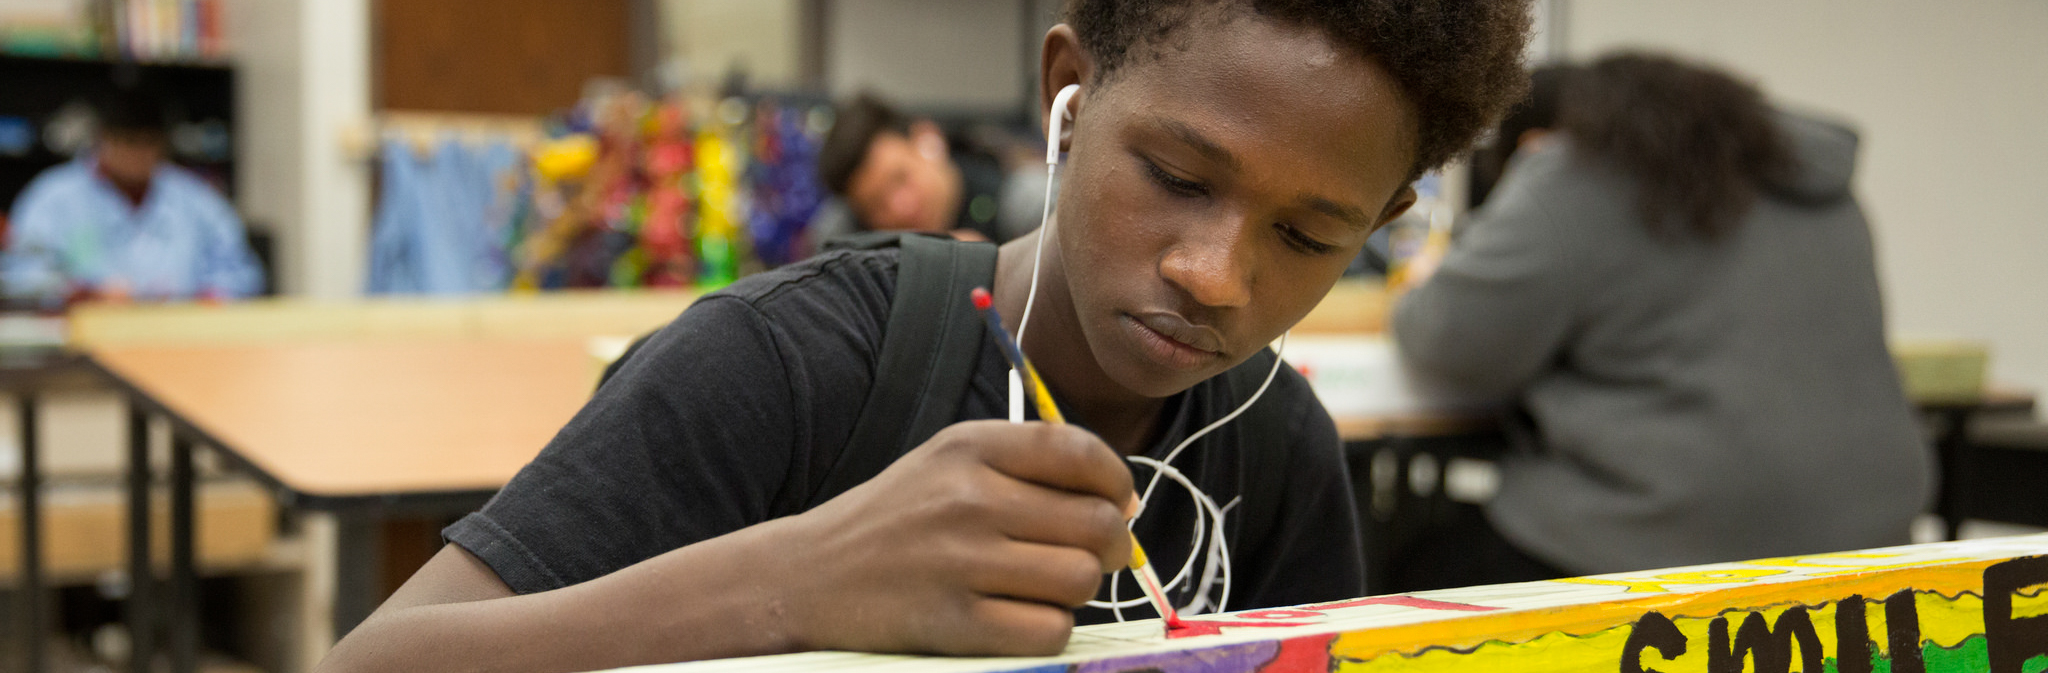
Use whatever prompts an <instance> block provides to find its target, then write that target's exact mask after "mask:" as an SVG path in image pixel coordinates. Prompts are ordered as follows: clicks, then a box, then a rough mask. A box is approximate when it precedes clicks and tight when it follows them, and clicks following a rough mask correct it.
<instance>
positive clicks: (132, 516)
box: [127, 403, 157, 673]
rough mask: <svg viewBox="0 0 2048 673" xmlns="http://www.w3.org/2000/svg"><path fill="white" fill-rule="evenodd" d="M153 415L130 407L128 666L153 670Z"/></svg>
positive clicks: (139, 671)
mask: <svg viewBox="0 0 2048 673" xmlns="http://www.w3.org/2000/svg"><path fill="white" fill-rule="evenodd" d="M149 482H150V467H149V416H148V415H146V414H144V413H143V412H142V409H141V408H139V407H136V406H133V404H132V403H131V405H130V406H129V409H128V604H127V613H128V614H127V617H128V637H129V642H130V643H131V644H132V648H131V650H130V652H131V654H130V655H129V660H128V669H129V670H130V671H132V672H133V673H150V666H149V664H150V660H151V659H153V658H155V654H156V648H155V645H156V642H155V641H156V639H155V635H156V626H157V622H156V618H155V615H154V614H152V609H153V608H154V606H153V605H152V604H151V602H150V601H151V600H152V599H153V598H154V597H153V596H151V595H150V594H151V593H152V592H151V590H150V585H151V584H152V583H153V582H154V581H155V574H154V569H152V568H151V567H150V559H149V551H150V550H149V543H150V540H149V509H150V508H149V504H150V503H149V497H150V493H149V486H150V483H149Z"/></svg>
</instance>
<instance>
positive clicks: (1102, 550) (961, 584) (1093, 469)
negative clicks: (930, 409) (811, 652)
mask: <svg viewBox="0 0 2048 673" xmlns="http://www.w3.org/2000/svg"><path fill="white" fill-rule="evenodd" d="M1135 501H1136V500H1135V496H1134V495H1133V493H1132V489H1131V473H1130V469H1129V468H1127V467H1125V465H1124V462H1123V460H1122V458H1121V457H1119V456H1118V455H1117V453H1116V452H1115V451H1114V450H1112V449H1110V447H1109V446H1108V445H1107V444H1104V443H1103V442H1102V440H1101V439H1099V438H1097V437H1096V436H1095V435H1093V434H1091V433H1089V432H1088V431H1086V430H1083V429H1081V428H1078V427H1075V426H1070V425H1053V424H1047V423H1021V424H1020V423H1008V422H1004V421H974V422H969V423H960V424H957V425H954V426H952V427H949V428H946V429H945V430H943V431H941V432H939V433H938V434H937V435H935V436H933V437H932V438H931V440H929V441H927V442H925V443H924V444H923V445H921V446H919V447H917V448H916V449H915V450H912V451H911V452H910V453H909V454H906V455H905V456H903V458H901V459H899V460H897V461H896V462H895V464H893V465H891V466H890V467H889V468H888V469H886V470H884V471H882V473H881V474H880V475H877V476H876V477H875V478H874V479H872V480H869V481H868V482H867V483H865V484H862V485H860V486H858V487H855V488H853V489H852V490H849V491H847V492H846V493H844V494H841V495H840V496H839V497H837V498H833V499H832V500H830V501H828V502H826V503H824V504H823V505H820V506H818V507H817V508H815V509H813V510H811V511H809V512H806V513H804V514H802V515H798V516H795V517H791V518H790V519H787V520H784V521H783V523H784V524H785V525H783V526H779V528H780V531H779V533H778V534H777V535H776V538H777V544H779V545H780V546H781V549H780V550H778V552H779V553H776V554H775V560H774V563H775V566H774V567H773V568H772V572H773V574H774V575H777V576H778V577H776V580H777V582H776V584H777V586H778V587H780V588H779V589H778V590H777V592H778V595H779V598H778V601H777V602H778V603H779V608H780V614H781V618H782V623H781V624H780V625H778V626H780V627H781V628H786V629H788V631H786V632H785V633H786V634H787V635H789V636H790V637H792V638H793V639H794V640H795V642H796V643H797V644H798V645H799V649H843V650H860V651H870V652H921V653H939V654H982V655H1046V654H1055V653H1058V652H1059V651H1060V650H1061V649H1062V648H1064V647H1065V645H1066V642H1067V636H1068V635H1069V633H1070V632H1071V631H1072V630H1073V623H1074V620H1073V613H1072V611H1071V608H1073V607H1075V606H1079V605H1081V604H1082V603H1085V602H1087V601H1088V600H1089V599H1090V598H1093V597H1094V596H1095V591H1096V588H1097V587H1098V586H1099V585H1100V584H1101V582H1102V576H1103V574H1104V573H1107V572H1112V571H1114V570H1117V569H1119V568H1122V567H1124V566H1125V565H1126V564H1127V563H1128V562H1129V559H1130V557H1131V549H1130V535H1129V533H1127V532H1126V528H1125V521H1126V519H1127V514H1128V505H1129V504H1130V503H1134V502H1135Z"/></svg>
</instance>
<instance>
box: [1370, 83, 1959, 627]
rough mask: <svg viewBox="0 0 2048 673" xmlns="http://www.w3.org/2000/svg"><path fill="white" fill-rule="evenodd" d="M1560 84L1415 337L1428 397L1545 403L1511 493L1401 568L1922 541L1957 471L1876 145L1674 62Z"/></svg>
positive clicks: (1403, 322)
mask: <svg viewBox="0 0 2048 673" xmlns="http://www.w3.org/2000/svg"><path fill="white" fill-rule="evenodd" d="M1546 82H1547V84H1546ZM1536 84H1537V86H1538V87H1539V91H1538V95H1536V96H1533V97H1532V99H1531V100H1533V101H1535V102H1536V103H1539V104H1540V103H1542V102H1543V101H1546V100H1548V101H1552V102H1553V104H1555V105H1556V106H1557V108H1556V109H1555V110H1554V112H1553V113H1551V114H1544V113H1543V112H1542V111H1534V112H1531V111H1525V114H1518V115H1514V116H1513V117H1512V118H1511V120H1510V122H1511V125H1510V126H1509V127H1507V128H1505V129H1504V130H1503V131H1501V132H1500V133H1498V134H1496V139H1497V140H1498V141H1500V142H1507V143H1516V144H1517V146H1518V147H1517V148H1516V149H1513V150H1512V156H1511V157H1510V158H1509V159H1508V160H1507V168H1506V171H1505V173H1504V176H1503V178H1502V180H1501V181H1500V183H1499V184H1498V185H1496V186H1495V187H1494V189H1493V191H1492V193H1491V194H1490V195H1489V196H1488V197H1487V199H1486V202H1485V204H1484V206H1483V207H1482V208H1481V209H1480V210H1479V211H1478V212H1477V213H1476V214H1475V216H1474V217H1473V218H1472V220H1471V222H1470V223H1468V224H1467V225H1466V226H1465V227H1464V228H1463V229H1462V230H1461V231H1459V232H1458V236H1457V238H1456V240H1455V242H1454V243H1453V244H1452V245H1451V246H1450V250H1449V252H1448V253H1447V254H1446V255H1444V257H1443V258H1442V262H1441V264H1440V265H1439V266H1437V267H1436V269H1437V270H1436V273H1435V274H1434V276H1432V277H1430V278H1428V280H1427V281H1426V282H1424V283H1423V284H1422V285H1420V286H1419V287H1416V288H1414V289H1413V290H1411V291H1409V292H1408V293H1407V294H1406V295H1405V296H1404V297H1402V298H1401V299H1400V300H1399V302H1398V303H1397V304H1396V307H1395V312H1394V316H1393V320H1392V326H1393V332H1394V337H1395V339H1396V342H1397V344H1398V351H1399V353H1400V354H1401V356H1402V358H1403V360H1405V364H1406V365H1407V369H1408V370H1409V371H1410V372H1411V373H1412V374H1413V375H1414V376H1416V377H1418V378H1420V379H1423V380H1425V381H1427V382H1429V383H1430V384H1432V385H1435V386H1438V387H1440V388H1441V389H1444V390H1447V391H1451V392H1454V393H1457V394H1460V395H1470V396H1475V397H1499V398H1505V399H1509V400H1512V401H1513V402H1515V403H1516V404H1517V405H1518V407H1519V412H1520V413H1516V414H1513V415H1511V416H1510V418H1511V419H1512V420H1511V422H1510V424H1511V428H1510V431H1509V432H1508V433H1507V435H1508V437H1509V439H1510V440H1511V441H1510V443H1511V445H1510V446H1508V447H1505V448H1506V452H1505V455H1504V456H1503V457H1502V458H1501V460H1500V461H1499V470H1500V486H1499V490H1498V493H1497V494H1496V495H1495V496H1494V497H1493V499H1492V500H1491V502H1489V503H1487V504H1486V505H1485V506H1484V509H1483V511H1482V510H1481V509H1479V508H1474V507H1471V506H1466V505H1458V506H1457V510H1458V511H1459V512H1461V514H1459V515H1458V516H1456V517H1450V518H1447V519H1445V520H1444V521H1446V522H1454V523H1441V522H1440V525H1439V526H1438V527H1437V528H1436V529H1433V530H1428V531H1424V532H1423V533H1422V534H1420V535H1418V536H1417V537H1416V538H1415V539H1416V540H1418V542H1417V543H1416V544H1415V545H1414V546H1413V547H1412V548H1411V549H1409V550H1407V551H1406V552H1405V553H1397V554H1396V556H1397V559H1396V561H1395V562H1394V564H1393V567H1391V568H1390V574H1391V575H1392V576H1393V577H1394V578H1395V583H1394V585H1393V586H1390V587H1388V589H1389V590H1392V591H1412V590H1422V589H1432V588H1440V587H1447V586H1463V585H1470V584H1493V583H1501V582H1520V581H1529V580H1538V579H1547V578H1551V577H1559V576H1571V575H1591V574H1599V573H1613V572H1625V571H1632V570H1641V569H1647V568H1667V567H1675V566H1687V565H1694V564H1704V563H1718V562H1725V561H1738V560H1745V559H1756V558H1767V557H1779V556H1796V555H1804V554H1814V553H1824V552H1833V551H1842V550H1850V549H1868V548H1873V547H1885V546H1891V545H1896V544H1905V543H1907V542H1908V541H1909V539H1908V538H1909V536H1908V528H1909V526H1910V525H1911V523H1912V521H1913V519H1914V518H1915V516H1916V515H1917V514H1918V513H1919V512H1920V511H1921V508H1922V507H1923V506H1924V505H1925V504H1926V503H1927V498H1928V495H1929V493H1930V489H1931V488H1932V474H1933V467H1932V464H1931V461H1932V456H1931V453H1930V452H1929V451H1928V449H1927V446H1926V443H1925V441H1924V440H1923V439H1922V437H1921V434H1920V429H1919V426H1918V424H1917V423H1916V420H1915V417H1914V411H1913V409H1912V407H1911V405H1910V404H1909V403H1908V402H1907V400H1906V398H1905V394H1904V392H1903V389H1902V388H1901V386H1900V384H1899V379H1898V375H1897V373H1896V371H1895V369H1894V367H1893V364H1892V359H1891V357H1890V354H1889V352H1888V351H1887V349H1886V346H1885V333H1884V320H1883V302H1882V300H1881V297H1880V296H1879V290H1878V281H1877V271H1876V262H1875V260H1874V255H1873V252H1872V244H1871V236H1870V227H1869V225H1868V223H1867V222H1866V221H1865V220H1864V217H1863V213H1862V209H1861V208H1860V207H1859V206H1858V204H1857V199H1856V196H1855V194H1854V193H1853V192H1852V191H1851V189H1850V185H1851V180H1850V177H1851V175H1852V174H1853V172H1854V168H1855V164H1856V149H1857V138H1856V134H1855V133H1854V132H1853V131H1851V130H1849V129H1848V128H1846V127H1843V126H1841V125H1838V124H1835V123H1831V122H1826V121H1822V120H1819V119H1816V118H1812V117H1807V116H1802V115H1796V114H1790V113H1786V112H1782V111H1778V110H1774V109H1773V108H1772V107H1771V106H1770V105H1769V104H1768V103H1767V102H1766V100H1765V99H1764V97H1763V95H1762V94H1761V93H1760V92H1758V91H1757V90H1756V89H1755V88H1754V87H1752V86H1751V85H1749V84H1747V83H1744V82H1742V81H1740V80H1738V79H1736V78H1735V77H1733V76H1730V75H1728V74H1726V73H1723V72H1720V71H1718V70H1715V69H1713V68H1710V67H1707V66H1703V65H1697V64H1693V63H1688V62H1685V61H1681V60H1677V59H1674V58H1671V57H1666V56H1660V55H1655V54H1644V53H1627V52H1624V53H1619V54H1614V55H1610V56H1607V57H1604V58H1601V59H1600V60H1598V61H1596V62H1594V63H1592V64H1590V65H1588V66H1585V67H1583V68H1580V69H1576V70H1566V71H1562V76H1559V75H1558V74H1557V73H1552V74H1551V75H1550V76H1547V77H1544V78H1539V79H1538V80H1537V82H1536ZM1548 86H1555V87H1558V89H1557V91H1556V92H1555V95H1545V94H1544V92H1543V91H1541V88H1543V87H1548ZM1525 118H1542V119H1549V120H1552V121H1551V122H1550V123H1546V124H1524V125H1522V126H1520V127H1517V126H1514V125H1512V124H1513V121H1514V119H1525ZM1422 266H1424V267H1426V266H1427V265H1422Z"/></svg>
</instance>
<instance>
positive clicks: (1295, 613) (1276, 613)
mask: <svg viewBox="0 0 2048 673" xmlns="http://www.w3.org/2000/svg"><path fill="white" fill-rule="evenodd" d="M1238 616H1239V617H1243V618H1245V619H1313V618H1316V617H1322V616H1324V615H1323V613H1320V612H1311V611H1308V610H1260V611H1258V612H1246V613H1242V614H1239V615H1238Z"/></svg>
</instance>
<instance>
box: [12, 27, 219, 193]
mask: <svg viewBox="0 0 2048 673" xmlns="http://www.w3.org/2000/svg"><path fill="white" fill-rule="evenodd" d="M131 86H142V87H145V88H147V89H148V90H150V91H151V92H153V93H155V94H157V95H159V96H161V97H163V99H164V103H165V105H166V107H167V108H168V112H169V116H170V121H171V124H172V126H173V127H174V128H175V127H178V126H181V125H194V124H198V125H204V126H206V127H210V128H214V129H217V130H218V131H217V132H224V133H225V143H218V142H215V143H200V144H201V145H207V146H210V149H207V150H205V151H202V152H200V153H194V152H192V151H183V150H190V149H192V148H189V147H180V146H179V145H180V143H177V142H174V143H173V149H172V158H173V159H174V160H175V161H177V162H178V163H179V164H181V165H184V166H185V167H187V168H190V169H192V170H194V171H195V172H197V173H199V174H200V175H202V176H204V177H206V178H207V179H209V180H210V181H212V182H214V183H215V184H216V185H217V186H218V187H220V188H221V190H222V192H223V193H225V194H227V195H228V197H229V199H231V200H232V199H233V198H234V191H233V190H234V177H235V172H234V171H235V166H234V144H235V143H236V142H238V141H239V138H238V137H237V136H238V134H237V133H236V131H237V129H236V126H235V74H234V70H233V69H231V68H229V67H227V66H225V65H214V64H196V63H137V62H134V61H124V60H102V59H80V58H43V57H34V56H13V55H0V118H7V117H12V118H15V119H16V120H20V121H25V122H26V123H27V125H28V127H29V128H30V129H32V130H33V133H34V138H33V142H32V143H31V146H30V147H29V148H28V151H27V152H26V153H23V154H10V153H7V152H5V151H4V149H5V148H4V147H0V209H12V208H13V205H14V199H15V197H16V196H18V195H20V193H21V190H22V189H23V188H24V187H27V186H28V183H29V181H30V180H33V179H35V176H36V175H37V174H38V173H41V172H42V171H43V170H44V169H47V168H49V167H51V166H55V165H58V164H61V163H64V162H66V161H69V160H70V159H71V157H69V156H65V155H60V154H57V153H55V152H52V151H51V149H50V147H49V145H48V143H47V142H45V138H44V131H45V128H46V127H47V126H48V125H49V124H50V123H51V121H52V116H53V115H56V114H57V113H58V112H59V111H60V110H62V109H64V108H65V107H66V106H68V105H72V104H74V103H75V104H78V105H81V106H84V107H87V108H92V109H97V108H98V107H99V106H100V105H101V104H102V103H103V102H104V101H106V100H108V99H109V98H111V97H112V96H113V95H114V94H115V92H117V91H119V90H120V89H121V88H123V87H131ZM4 123H6V122H0V124H4ZM15 123H17V124H18V123H20V122H19V121H17V122H15ZM186 144H190V143H186Z"/></svg>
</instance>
